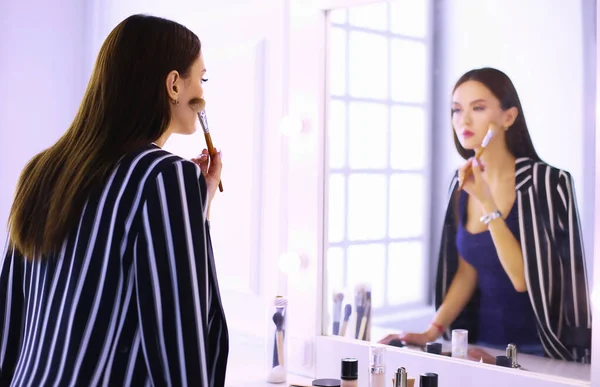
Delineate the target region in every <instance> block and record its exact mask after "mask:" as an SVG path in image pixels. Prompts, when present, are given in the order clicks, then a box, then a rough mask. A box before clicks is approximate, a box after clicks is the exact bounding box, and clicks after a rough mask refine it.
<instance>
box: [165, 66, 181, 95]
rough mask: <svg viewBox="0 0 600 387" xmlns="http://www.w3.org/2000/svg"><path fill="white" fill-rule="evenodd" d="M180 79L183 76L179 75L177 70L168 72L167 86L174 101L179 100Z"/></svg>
mask: <svg viewBox="0 0 600 387" xmlns="http://www.w3.org/2000/svg"><path fill="white" fill-rule="evenodd" d="M180 79H181V77H180V76H179V73H178V72H177V71H175V70H173V71H171V72H170V73H169V74H167V79H166V83H165V86H166V88H167V95H168V96H169V98H170V99H171V100H172V101H178V100H179V83H180Z"/></svg>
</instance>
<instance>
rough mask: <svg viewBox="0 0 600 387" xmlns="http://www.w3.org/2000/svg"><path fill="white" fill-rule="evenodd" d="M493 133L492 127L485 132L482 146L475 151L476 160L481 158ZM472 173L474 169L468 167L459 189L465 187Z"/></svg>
mask: <svg viewBox="0 0 600 387" xmlns="http://www.w3.org/2000/svg"><path fill="white" fill-rule="evenodd" d="M493 135H494V132H492V128H489V129H488V131H487V133H486V134H485V137H484V138H483V141H482V142H481V147H480V148H479V149H478V150H477V152H476V153H475V160H479V158H480V157H481V155H482V154H483V151H484V150H485V147H486V146H487V144H488V143H489V142H490V140H491V139H492V136H493ZM472 173H473V169H472V168H467V170H466V171H465V176H464V178H463V181H462V183H461V184H460V186H459V187H458V189H459V190H462V189H463V187H464V186H465V182H466V181H467V179H469V178H470V177H471V174H472Z"/></svg>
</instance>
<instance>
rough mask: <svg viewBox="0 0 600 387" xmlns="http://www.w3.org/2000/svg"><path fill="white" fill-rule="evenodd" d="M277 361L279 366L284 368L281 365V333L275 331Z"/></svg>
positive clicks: (283, 365)
mask: <svg viewBox="0 0 600 387" xmlns="http://www.w3.org/2000/svg"><path fill="white" fill-rule="evenodd" d="M276 341H277V361H279V365H280V366H282V367H285V364H283V331H277V339H276Z"/></svg>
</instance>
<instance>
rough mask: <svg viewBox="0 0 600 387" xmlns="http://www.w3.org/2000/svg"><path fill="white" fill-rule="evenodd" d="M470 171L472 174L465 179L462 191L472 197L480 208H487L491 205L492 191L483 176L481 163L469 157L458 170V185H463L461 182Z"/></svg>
mask: <svg viewBox="0 0 600 387" xmlns="http://www.w3.org/2000/svg"><path fill="white" fill-rule="evenodd" d="M469 169H471V170H472V173H471V174H470V176H469V177H467V178H466V180H465V181H464V185H463V190H464V191H465V192H467V193H468V194H469V195H470V196H472V197H474V198H475V199H476V200H477V201H478V202H479V205H480V206H482V207H489V206H490V204H491V203H493V201H494V199H493V197H492V191H491V190H490V186H489V185H488V183H487V180H486V178H485V176H484V175H483V170H484V167H483V166H482V165H481V162H480V161H478V160H477V159H475V158H473V157H471V158H470V159H469V160H467V162H466V163H465V164H464V165H463V166H462V167H461V168H460V169H459V170H458V181H459V185H460V184H463V180H464V179H465V176H466V174H467V170H469Z"/></svg>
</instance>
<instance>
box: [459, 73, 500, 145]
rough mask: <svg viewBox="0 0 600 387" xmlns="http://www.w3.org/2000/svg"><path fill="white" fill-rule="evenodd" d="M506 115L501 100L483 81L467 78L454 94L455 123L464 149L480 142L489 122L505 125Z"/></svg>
mask: <svg viewBox="0 0 600 387" xmlns="http://www.w3.org/2000/svg"><path fill="white" fill-rule="evenodd" d="M505 119H506V117H505V112H504V111H503V110H502V109H501V107H500V101H499V100H498V98H496V97H495V96H494V95H493V94H492V92H491V91H490V90H489V89H488V88H487V87H486V86H485V85H484V84H483V83H480V82H477V81H467V82H465V83H463V84H462V85H460V86H459V87H458V88H456V91H455V92H454V94H453V95H452V127H453V128H454V132H455V133H456V136H457V137H458V140H459V141H460V144H461V145H462V147H463V148H465V149H476V148H478V147H479V146H481V142H482V141H483V138H484V137H485V135H486V133H487V131H488V129H489V126H490V124H494V126H495V127H496V128H498V127H502V126H503V123H504V122H505Z"/></svg>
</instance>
